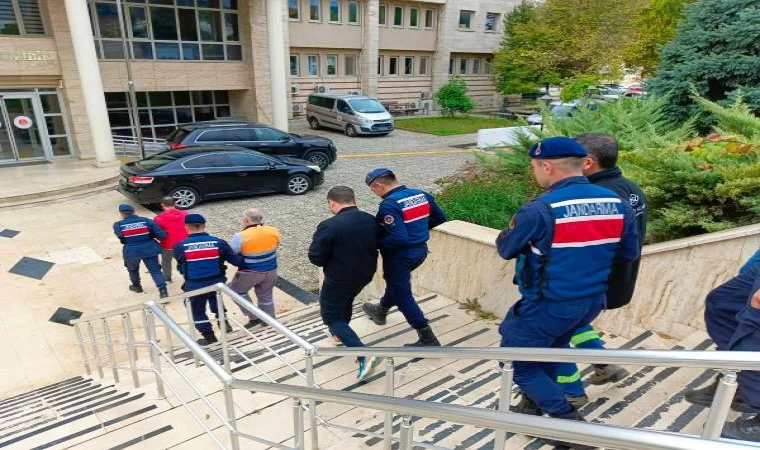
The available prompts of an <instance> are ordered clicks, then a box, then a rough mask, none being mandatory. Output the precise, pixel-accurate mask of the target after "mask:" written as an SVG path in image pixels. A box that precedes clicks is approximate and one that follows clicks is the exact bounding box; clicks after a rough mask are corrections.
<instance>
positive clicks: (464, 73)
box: [457, 58, 469, 75]
mask: <svg viewBox="0 0 760 450" xmlns="http://www.w3.org/2000/svg"><path fill="white" fill-rule="evenodd" d="M462 63H464V67H462ZM468 66H469V64H467V58H459V69H458V70H457V72H459V75H467V70H468V69H469V67H468ZM463 68H464V71H463V70H462V69H463Z"/></svg>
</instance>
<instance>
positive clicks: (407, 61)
mask: <svg viewBox="0 0 760 450" xmlns="http://www.w3.org/2000/svg"><path fill="white" fill-rule="evenodd" d="M407 69H408V70H407ZM404 76H405V77H413V76H414V56H404Z"/></svg>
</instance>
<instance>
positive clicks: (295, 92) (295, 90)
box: [290, 84, 301, 95]
mask: <svg viewBox="0 0 760 450" xmlns="http://www.w3.org/2000/svg"><path fill="white" fill-rule="evenodd" d="M299 92H301V88H299V87H298V86H296V85H295V84H291V85H290V95H298V93H299Z"/></svg>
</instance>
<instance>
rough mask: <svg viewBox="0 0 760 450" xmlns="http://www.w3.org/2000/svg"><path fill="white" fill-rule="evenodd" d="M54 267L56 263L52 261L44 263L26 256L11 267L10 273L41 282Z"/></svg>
mask: <svg viewBox="0 0 760 450" xmlns="http://www.w3.org/2000/svg"><path fill="white" fill-rule="evenodd" d="M54 265H55V263H52V262H50V261H43V260H41V259H36V258H29V257H27V256H24V257H23V258H21V259H20V260H19V262H17V263H16V265H14V266H13V267H11V270H9V272H10V273H15V274H16V275H22V276H25V277H29V278H35V279H37V280H41V279H42V278H43V277H44V276H45V274H47V273H48V271H49V270H50V269H51V268H52V267H53V266H54Z"/></svg>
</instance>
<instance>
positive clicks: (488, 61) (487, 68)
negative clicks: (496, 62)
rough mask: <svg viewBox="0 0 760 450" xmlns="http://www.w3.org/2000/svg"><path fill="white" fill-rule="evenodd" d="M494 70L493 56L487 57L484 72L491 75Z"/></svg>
mask: <svg viewBox="0 0 760 450" xmlns="http://www.w3.org/2000/svg"><path fill="white" fill-rule="evenodd" d="M492 70H493V60H492V59H491V58H486V59H485V62H484V63H483V74H484V75H491V71H492Z"/></svg>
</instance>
